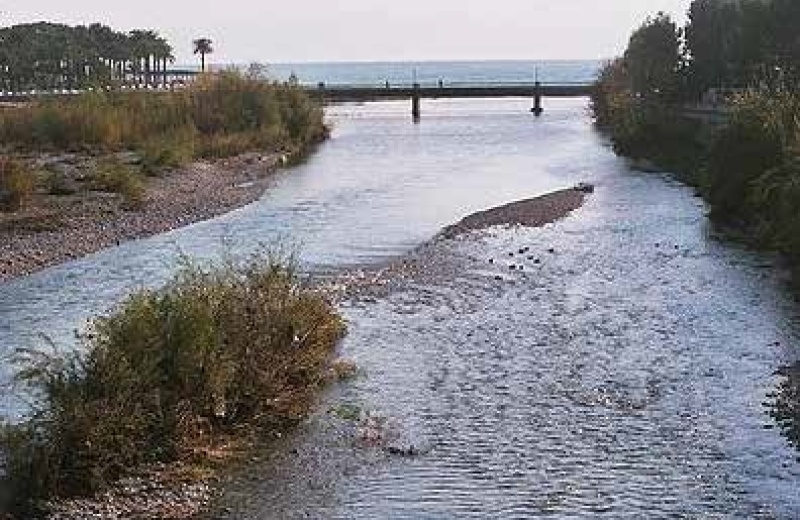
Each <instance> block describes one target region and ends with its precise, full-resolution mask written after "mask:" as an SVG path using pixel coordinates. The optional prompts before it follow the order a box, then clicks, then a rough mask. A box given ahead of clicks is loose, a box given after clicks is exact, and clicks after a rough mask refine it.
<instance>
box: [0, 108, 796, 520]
mask: <svg viewBox="0 0 800 520" xmlns="http://www.w3.org/2000/svg"><path fill="white" fill-rule="evenodd" d="M529 103H530V101H529V100H502V101H494V100H470V101H443V100H442V101H426V102H425V103H424V107H423V121H422V123H421V124H419V125H413V124H412V123H411V121H410V115H409V113H408V111H409V106H408V104H407V103H394V102H387V103H370V104H365V105H345V106H339V107H333V108H331V109H330V111H329V118H330V120H331V122H332V123H333V125H334V128H335V131H334V133H333V138H332V139H331V140H330V141H329V142H328V143H326V144H324V145H323V146H322V147H321V148H320V150H319V151H318V153H316V154H315V155H314V156H313V157H312V158H311V159H310V160H309V161H308V162H307V163H306V164H304V165H302V166H300V167H297V168H295V169H293V170H291V171H287V172H284V173H282V174H280V175H278V176H276V178H275V181H274V186H272V188H271V189H269V190H268V191H267V192H266V194H265V196H264V197H263V198H262V200H260V201H259V202H257V203H255V204H252V205H250V206H248V207H246V208H243V209H241V210H238V211H235V212H233V213H231V214H229V215H226V216H224V217H221V218H218V219H214V220H212V221H209V222H205V223H200V224H196V225H193V226H189V227H187V228H184V229H181V230H178V231H175V232H172V233H168V234H166V235H162V236H158V237H154V238H151V239H147V240H141V241H137V242H133V243H129V244H125V245H123V246H121V247H118V248H115V249H111V250H108V251H104V252H101V253H99V254H96V255H92V256H90V257H87V258H85V259H83V260H80V261H76V262H73V263H70V264H66V265H64V266H60V267H56V268H53V269H50V270H47V271H44V272H42V273H39V274H36V275H34V276H31V277H28V278H24V279H20V280H18V281H15V282H12V283H9V284H5V285H2V286H0V340H2V343H1V344H2V345H4V348H6V349H11V348H12V347H13V346H35V345H38V344H41V339H40V338H39V334H41V333H43V332H44V333H47V334H48V335H50V336H51V337H52V338H54V340H55V341H56V343H58V344H63V345H69V344H70V338H71V337H72V331H73V330H74V329H75V328H79V327H81V326H82V324H83V323H84V321H85V320H86V319H87V318H88V317H89V316H91V315H92V314H94V313H96V312H98V311H101V310H103V309H106V308H108V307H109V306H111V305H113V304H114V303H115V302H116V301H118V300H119V299H120V298H121V297H122V295H124V294H125V293H126V292H127V291H128V290H130V289H131V288H133V287H137V286H141V285H155V284H158V283H160V282H161V281H163V280H164V279H165V277H166V276H168V275H169V273H170V272H171V271H172V269H173V268H174V262H175V258H176V254H177V252H178V251H183V252H185V253H188V254H191V255H197V256H201V257H215V256H218V255H219V254H220V251H223V250H229V251H233V252H244V251H249V250H253V249H255V248H257V247H258V245H259V243H262V242H263V243H272V242H273V241H274V240H276V239H282V240H283V241H284V243H286V241H290V242H292V243H296V244H297V246H298V250H299V251H300V256H301V260H302V263H303V265H304V267H305V270H306V271H307V272H308V273H310V274H311V275H314V273H323V272H324V273H329V272H330V271H331V269H333V270H342V269H347V268H352V267H353V266H365V265H366V266H374V265H383V264H388V263H391V262H393V261H396V260H397V259H398V258H402V257H403V256H404V255H407V254H412V256H413V257H419V258H422V259H423V264H424V265H429V266H430V268H429V269H423V270H422V271H421V272H417V273H416V274H411V275H407V276H404V277H398V278H396V279H394V280H392V283H391V284H390V286H391V290H387V291H382V292H378V293H376V294H372V295H368V296H360V297H353V298H350V299H347V300H345V301H344V302H343V303H342V310H343V312H344V313H345V314H346V316H347V318H348V321H349V324H350V332H349V334H348V336H347V338H346V339H345V341H344V343H343V345H342V351H343V354H344V355H345V356H347V357H349V358H352V359H353V360H355V362H356V363H357V364H358V365H359V367H360V369H361V372H362V373H361V375H360V376H359V377H358V378H356V379H355V380H353V381H350V382H348V383H345V384H341V385H338V386H337V387H336V388H334V389H333V390H332V391H330V392H329V393H328V394H326V396H325V397H324V398H323V400H322V402H321V403H320V407H319V412H318V413H317V414H315V415H314V416H313V417H311V418H310V419H309V421H307V422H306V423H305V424H303V425H302V427H301V428H300V430H299V431H298V432H297V433H296V434H294V435H291V436H289V437H288V438H283V439H281V440H279V441H278V442H277V443H276V446H275V447H274V449H273V450H270V451H269V452H268V453H266V454H264V455H263V463H261V464H259V463H256V464H253V465H251V466H250V467H249V468H248V469H247V470H246V471H243V472H242V474H241V475H237V476H236V477H235V478H234V480H233V481H232V483H231V484H230V486H229V489H228V491H227V493H226V494H225V495H224V496H223V497H222V499H221V501H220V510H218V511H217V516H220V517H227V518H342V519H345V518H347V519H349V518H365V519H366V518H529V517H551V518H577V517H586V518H595V517H605V518H643V517H649V518H698V517H703V518H797V517H800V463H798V461H797V453H796V452H795V451H793V449H792V448H791V447H790V445H789V443H788V442H787V441H786V439H784V438H783V437H782V436H781V435H780V432H779V431H778V430H776V429H773V428H770V427H769V426H771V425H772V423H771V420H770V418H769V416H768V414H767V410H766V408H765V406H764V404H763V403H764V401H766V400H767V395H768V393H769V392H771V391H772V390H773V389H774V388H775V386H776V385H777V384H778V383H779V378H778V377H777V376H775V373H776V372H777V371H778V370H779V369H780V368H781V367H783V366H786V365H790V364H792V363H794V362H796V361H797V358H798V352H797V349H796V347H795V345H796V340H797V338H798V332H800V329H798V322H797V319H796V310H797V309H796V307H795V305H794V304H793V302H792V300H791V298H790V297H789V295H788V294H787V293H786V291H785V286H784V284H785V276H784V274H783V272H782V270H781V269H780V268H779V266H777V265H776V263H775V262H774V261H773V260H771V259H769V258H765V257H764V256H763V255H759V254H756V253H752V252H748V251H746V250H745V249H743V248H741V247H739V246H737V245H735V244H732V243H730V242H726V241H725V240H723V239H720V238H718V237H717V236H716V235H715V233H714V232H713V230H711V229H710V228H709V227H708V226H707V224H706V219H705V216H704V215H705V207H704V204H703V203H702V201H701V200H700V199H698V198H696V197H694V196H693V193H692V191H691V190H690V189H688V188H686V187H683V186H680V185H679V184H677V183H675V182H673V181H671V180H669V178H668V177H667V176H665V175H659V174H653V173H641V172H634V171H632V170H631V169H630V168H629V167H628V166H627V165H626V164H625V163H624V162H623V161H622V160H620V159H618V158H616V157H615V156H614V155H613V153H612V152H611V150H610V149H609V147H608V145H607V143H606V142H605V140H604V139H603V138H602V137H601V136H599V135H598V134H596V133H595V132H594V131H593V129H592V128H591V125H590V121H589V119H588V117H587V113H586V102H585V100H558V101H550V102H549V103H548V104H547V105H546V107H545V108H546V109H547V112H546V114H545V116H544V117H542V118H540V119H538V120H537V119H534V118H532V117H531V116H530V113H529V112H528V111H527V110H528V108H529ZM578 181H591V182H593V183H595V184H596V185H597V190H596V192H595V194H594V195H592V196H591V197H590V198H589V200H588V202H587V204H586V205H585V206H584V207H583V208H581V209H580V210H578V211H577V212H575V213H574V214H573V215H572V216H570V217H569V218H567V219H565V220H563V221H561V222H558V223H556V224H554V225H550V226H547V227H544V228H541V229H518V230H500V229H496V230H490V231H487V232H482V233H478V234H475V235H470V236H467V237H463V238H461V239H457V240H452V241H437V242H435V243H433V244H432V245H430V246H427V247H425V248H423V249H422V250H418V249H416V248H417V247H418V246H420V244H423V243H425V242H427V241H428V240H430V239H431V238H432V237H433V236H434V235H435V234H436V232H437V231H438V230H439V229H440V228H441V227H443V226H444V225H447V224H450V223H452V222H454V221H457V220H459V219H460V218H461V217H463V216H464V215H466V214H469V213H471V212H474V211H476V210H480V209H485V208H487V207H492V206H495V205H498V204H502V203H506V202H509V201H512V200H517V199H522V198H527V197H530V196H535V195H539V194H543V193H546V192H548V191H552V190H555V189H558V188H562V187H566V186H570V185H573V184H575V183H576V182H578ZM523 247H527V248H530V252H529V253H526V254H525V255H523V256H522V257H520V255H518V254H516V253H515V252H517V251H518V250H519V249H520V248H523ZM551 249H552V252H550V250H551ZM510 253H513V254H514V256H510ZM529 256H530V259H529V258H528V257H529ZM489 259H492V260H494V261H493V262H492V263H490V262H489ZM537 260H538V263H537ZM511 264H514V265H515V267H516V266H518V265H521V266H523V267H524V270H522V271H520V270H518V269H515V270H513V271H512V270H510V269H509V266H510V265H511ZM8 375H9V371H7V373H6V377H8ZM17 403H18V401H17V400H16V399H15V398H13V397H7V398H6V409H7V411H8V412H9V413H10V414H13V413H14V412H15V411H16V410H18V409H19V406H18V404H17ZM341 410H349V411H350V412H353V411H354V413H347V414H343V413H339V412H340V411H341ZM376 425H377V426H376ZM373 427H374V428H375V429H377V430H380V431H381V432H382V433H381V434H380V435H385V436H386V438H390V437H391V442H392V443H399V444H400V445H402V446H410V445H412V444H413V446H414V447H415V449H414V451H415V453H414V455H413V456H410V457H408V456H402V455H398V454H392V453H390V452H389V451H387V450H386V449H385V448H386V445H385V444H384V443H382V442H377V443H371V442H366V441H365V439H367V438H368V437H369V435H366V434H365V429H366V430H369V429H370V428H373Z"/></svg>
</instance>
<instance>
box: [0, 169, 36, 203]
mask: <svg viewBox="0 0 800 520" xmlns="http://www.w3.org/2000/svg"><path fill="white" fill-rule="evenodd" d="M35 187H36V179H35V178H34V175H33V172H32V171H30V170H29V169H28V168H27V166H26V165H25V164H24V163H22V162H20V161H18V160H16V159H12V158H6V157H0V211H16V210H19V209H20V208H22V207H23V206H24V205H25V203H26V202H27V201H28V200H29V199H30V197H31V195H33V191H34V189H35Z"/></svg>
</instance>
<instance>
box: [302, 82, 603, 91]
mask: <svg viewBox="0 0 800 520" xmlns="http://www.w3.org/2000/svg"><path fill="white" fill-rule="evenodd" d="M416 85H417V86H419V87H420V88H426V89H427V88H440V87H441V88H531V89H532V88H534V87H535V86H536V82H535V81H491V80H490V81H482V80H476V81H447V80H442V82H441V83H439V82H438V81H430V80H428V81H418V82H417V83H416ZM539 85H540V86H542V87H556V86H559V87H561V86H565V87H573V86H574V87H588V86H590V85H591V83H587V82H580V81H553V82H547V81H542V82H539ZM301 86H302V87H304V88H309V89H314V88H316V89H323V88H324V89H331V90H360V89H379V88H390V89H410V88H414V86H415V83H413V82H410V81H397V82H392V81H388V82H387V81H378V82H364V83H338V82H334V83H329V82H320V83H317V84H306V83H304V84H302V85H301Z"/></svg>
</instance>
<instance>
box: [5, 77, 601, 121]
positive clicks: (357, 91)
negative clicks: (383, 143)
mask: <svg viewBox="0 0 800 520" xmlns="http://www.w3.org/2000/svg"><path fill="white" fill-rule="evenodd" d="M168 74H169V78H170V79H172V81H170V82H165V83H162V84H158V85H138V84H132V85H126V86H122V87H117V88H114V89H113V90H114V91H122V92H124V91H128V92H133V91H150V92H169V91H172V90H174V89H176V88H177V89H180V88H183V87H185V86H186V85H188V84H189V83H191V81H192V80H193V78H194V76H196V75H197V74H196V73H195V72H193V71H169V73H168ZM300 88H302V89H304V90H305V91H306V92H308V93H309V94H310V95H312V96H314V97H316V98H318V99H321V100H322V101H323V102H325V103H336V102H347V101H356V102H359V101H360V102H363V101H380V100H399V99H409V100H411V113H412V116H413V117H414V119H415V120H419V119H420V116H421V100H422V99H447V98H507V97H517V98H519V97H529V98H531V99H532V108H531V112H532V113H533V114H535V115H537V116H538V115H541V114H542V112H543V111H544V108H543V106H542V99H543V98H545V97H562V98H563V97H586V96H589V94H590V93H591V89H592V85H591V84H586V83H561V84H554V83H542V82H539V81H536V82H530V83H499V82H495V83H493V82H482V83H467V82H461V83H458V82H447V83H445V82H444V81H439V82H437V83H434V84H420V83H407V84H402V83H397V84H390V83H389V82H385V83H383V84H372V85H344V84H326V83H318V84H317V85H306V84H301V85H300ZM88 90H92V89H88ZM102 90H110V88H106V89H102ZM82 92H84V91H82V90H49V91H48V90H40V91H36V90H31V91H25V92H1V91H0V103H2V102H5V103H9V102H26V101H30V100H32V99H35V98H39V97H50V96H67V95H75V94H80V93H82Z"/></svg>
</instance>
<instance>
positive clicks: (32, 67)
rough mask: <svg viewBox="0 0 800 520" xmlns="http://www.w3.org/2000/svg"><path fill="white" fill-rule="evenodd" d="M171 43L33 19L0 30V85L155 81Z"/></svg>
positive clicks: (141, 33) (140, 33)
mask: <svg viewBox="0 0 800 520" xmlns="http://www.w3.org/2000/svg"><path fill="white" fill-rule="evenodd" d="M172 60H173V57H172V47H170V45H169V44H168V43H167V42H166V40H164V38H162V37H161V36H159V35H158V34H157V33H156V32H154V31H147V30H135V31H131V32H130V33H127V34H126V33H120V32H116V31H113V30H112V29H111V28H109V27H108V26H105V25H102V24H99V23H95V24H91V25H89V26H82V25H81V26H75V27H70V26H68V25H64V24H55V23H48V22H37V23H32V24H22V25H15V26H12V27H6V28H2V29H0V89H6V90H21V89H26V90H27V89H33V88H36V89H53V88H59V89H63V88H70V89H72V88H87V87H93V86H101V85H102V86H106V85H109V84H112V83H115V84H120V83H147V84H153V83H159V82H160V80H159V78H160V77H161V75H162V74H163V73H164V71H165V70H166V66H167V62H169V61H172Z"/></svg>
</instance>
